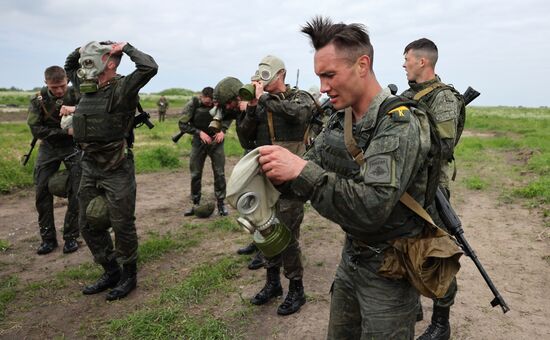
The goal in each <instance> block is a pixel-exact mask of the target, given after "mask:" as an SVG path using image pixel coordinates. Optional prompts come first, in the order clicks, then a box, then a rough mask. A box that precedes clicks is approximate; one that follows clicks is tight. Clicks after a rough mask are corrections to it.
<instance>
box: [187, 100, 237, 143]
mask: <svg viewBox="0 0 550 340" xmlns="http://www.w3.org/2000/svg"><path fill="white" fill-rule="evenodd" d="M211 109H212V108H211V107H208V106H204V105H203V104H202V102H201V100H200V98H199V97H193V98H191V100H190V101H188V102H187V104H185V106H184V107H183V111H182V113H181V114H182V116H181V118H180V120H179V122H178V126H179V128H180V130H181V132H183V133H188V134H191V135H198V133H199V132H200V131H203V132H205V133H207V134H209V135H211V134H212V133H211V132H210V131H208V125H209V124H210V122H211V121H212V118H213V117H212V115H211V114H210V110H211ZM233 119H235V117H234V116H232V115H228V114H226V112H225V110H224V114H223V119H222V122H221V123H222V128H221V129H222V131H223V132H224V133H225V132H226V131H227V129H229V127H230V126H231V122H232V121H233Z"/></svg>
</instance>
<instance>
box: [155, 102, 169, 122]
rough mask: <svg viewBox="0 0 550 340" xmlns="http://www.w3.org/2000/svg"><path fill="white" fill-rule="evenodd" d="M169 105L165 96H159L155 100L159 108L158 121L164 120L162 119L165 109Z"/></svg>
mask: <svg viewBox="0 0 550 340" xmlns="http://www.w3.org/2000/svg"><path fill="white" fill-rule="evenodd" d="M169 105H170V103H169V102H168V99H166V98H160V99H159V100H158V101H157V106H158V108H159V122H164V120H165V119H166V111H167V110H168V106H169Z"/></svg>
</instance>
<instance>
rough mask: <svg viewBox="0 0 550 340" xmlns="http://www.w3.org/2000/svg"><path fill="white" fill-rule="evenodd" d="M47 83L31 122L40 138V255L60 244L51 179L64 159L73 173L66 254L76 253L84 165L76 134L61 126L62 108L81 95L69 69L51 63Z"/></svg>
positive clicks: (35, 100) (37, 166) (37, 169)
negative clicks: (71, 84) (76, 154)
mask: <svg viewBox="0 0 550 340" xmlns="http://www.w3.org/2000/svg"><path fill="white" fill-rule="evenodd" d="M44 77H45V83H46V86H45V87H43V88H42V89H41V90H40V92H39V93H37V94H36V96H35V97H34V98H33V99H32V100H31V103H30V107H29V116H28V121H27V122H28V124H29V127H30V129H31V132H32V135H33V137H34V138H36V139H40V140H41V143H40V147H39V149H38V157H37V159H36V164H35V168H34V183H35V185H36V211H37V212H38V226H39V227H40V237H41V238H42V244H41V245H40V247H38V250H37V252H36V253H37V254H38V255H44V254H48V253H50V252H52V251H53V250H54V249H55V248H56V247H57V237H56V232H55V222H54V215H53V195H52V194H51V193H50V192H49V191H48V180H49V179H50V178H51V176H52V175H53V174H54V173H55V172H56V171H57V170H59V166H60V165H61V162H63V163H64V164H65V168H66V169H67V171H68V172H69V180H68V186H67V187H68V188H67V189H68V190H67V191H68V192H67V197H68V201H69V205H68V206H67V212H66V213H65V222H64V223H63V240H65V245H64V246H63V253H65V254H67V253H72V252H74V251H76V250H77V249H78V242H77V241H76V239H77V237H78V235H79V228H78V199H77V196H76V195H77V192H78V184H79V182H80V165H79V162H78V157H70V158H67V156H70V155H71V154H74V152H75V144H74V141H73V137H72V136H70V135H69V134H68V133H67V131H66V130H64V129H62V128H61V125H60V122H61V114H60V111H61V110H62V109H64V107H63V105H69V106H74V105H76V103H77V101H78V94H77V92H76V91H75V90H74V88H73V87H69V86H68V83H67V75H66V74H65V70H63V68H61V67H59V66H50V67H48V68H47V69H46V71H45V72H44Z"/></svg>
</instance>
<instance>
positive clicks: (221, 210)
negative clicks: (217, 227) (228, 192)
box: [218, 200, 229, 216]
mask: <svg viewBox="0 0 550 340" xmlns="http://www.w3.org/2000/svg"><path fill="white" fill-rule="evenodd" d="M218 214H219V215H220V216H227V215H229V213H228V212H227V209H226V208H225V204H224V203H223V200H218Z"/></svg>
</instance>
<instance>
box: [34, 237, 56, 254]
mask: <svg viewBox="0 0 550 340" xmlns="http://www.w3.org/2000/svg"><path fill="white" fill-rule="evenodd" d="M55 248H57V240H56V239H53V240H49V241H43V242H42V243H41V244H40V247H38V249H37V250H36V253H37V254H38V255H46V254H49V253H51V252H52V251H53V250H54V249H55Z"/></svg>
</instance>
